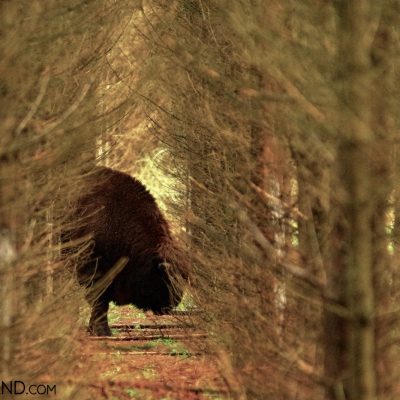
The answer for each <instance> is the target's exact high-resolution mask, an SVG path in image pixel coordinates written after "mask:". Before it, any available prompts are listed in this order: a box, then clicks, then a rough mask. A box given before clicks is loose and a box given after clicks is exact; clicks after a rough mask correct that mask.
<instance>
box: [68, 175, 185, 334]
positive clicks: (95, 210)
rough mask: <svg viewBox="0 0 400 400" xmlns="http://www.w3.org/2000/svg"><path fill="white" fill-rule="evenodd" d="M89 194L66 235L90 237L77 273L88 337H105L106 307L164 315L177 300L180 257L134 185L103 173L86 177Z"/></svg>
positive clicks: (149, 201)
mask: <svg viewBox="0 0 400 400" xmlns="http://www.w3.org/2000/svg"><path fill="white" fill-rule="evenodd" d="M88 179H89V187H90V188H91V190H89V191H88V193H87V194H85V195H82V196H81V197H80V198H79V201H78V203H77V205H76V206H75V210H76V211H75V213H74V219H75V220H76V221H79V228H75V229H74V230H73V231H72V232H70V234H69V235H68V239H69V240H71V239H77V238H79V237H82V236H85V235H91V238H92V247H91V253H90V256H89V257H88V258H86V259H85V261H84V262H83V263H81V265H79V267H78V268H77V277H78V281H79V283H80V284H81V285H84V286H85V287H86V288H87V299H88V301H89V303H90V304H91V306H92V313H91V317H90V321H89V331H90V332H91V334H93V335H97V336H109V335H111V330H110V328H109V326H108V321H107V312H108V307H109V302H110V301H114V302H115V303H116V304H117V305H124V304H133V305H135V306H137V307H139V308H141V309H143V310H152V311H153V312H154V313H157V314H162V313H168V312H169V311H170V310H171V309H172V308H173V307H175V306H176V305H178V303H179V302H180V300H181V298H182V293H183V287H182V286H183V285H182V283H183V282H184V281H185V280H187V276H188V274H187V272H188V271H187V267H186V266H185V265H186V264H185V263H184V257H183V256H182V253H181V252H180V251H179V250H178V248H177V247H176V245H175V244H174V241H173V239H172V237H171V233H170V230H169V228H168V224H167V221H166V220H165V218H164V217H163V215H162V213H161V212H160V210H159V208H158V206H157V204H156V201H155V199H154V197H153V196H152V195H151V194H150V193H149V191H148V190H147V189H146V188H145V187H144V186H143V185H142V184H141V183H140V182H139V181H138V180H136V179H134V178H132V177H131V176H129V175H127V174H124V173H122V172H119V171H115V170H112V169H109V168H102V167H101V168H97V169H96V170H95V172H94V173H93V174H91V175H90V176H89V178H88Z"/></svg>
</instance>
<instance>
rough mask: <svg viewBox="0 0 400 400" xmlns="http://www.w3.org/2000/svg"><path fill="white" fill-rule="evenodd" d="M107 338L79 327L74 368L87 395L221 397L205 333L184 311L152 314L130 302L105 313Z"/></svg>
mask: <svg viewBox="0 0 400 400" xmlns="http://www.w3.org/2000/svg"><path fill="white" fill-rule="evenodd" d="M109 321H110V326H111V328H112V331H113V335H114V336H113V337H112V338H93V337H90V336H88V335H87V334H85V333H82V338H81V341H80V343H81V348H80V363H79V366H78V368H79V370H78V371H77V372H78V374H81V375H82V376H90V378H89V379H88V380H87V387H86V388H84V391H85V392H86V391H88V395H89V397H90V398H92V399H108V400H127V399H130V400H132V399H138V400H200V399H201V400H210V399H214V400H226V399H228V398H229V396H228V395H227V388H226V386H225V384H224V381H223V379H222V378H221V376H220V374H219V372H218V368H217V364H216V362H215V359H214V357H213V356H212V354H210V352H208V351H207V349H206V345H205V333H204V332H200V331H199V330H198V329H194V328H193V326H192V325H191V320H190V316H187V315H172V316H155V315H153V314H151V313H148V314H144V313H138V312H135V310H134V309H133V308H132V307H129V306H126V307H113V308H112V309H111V312H110V313H109Z"/></svg>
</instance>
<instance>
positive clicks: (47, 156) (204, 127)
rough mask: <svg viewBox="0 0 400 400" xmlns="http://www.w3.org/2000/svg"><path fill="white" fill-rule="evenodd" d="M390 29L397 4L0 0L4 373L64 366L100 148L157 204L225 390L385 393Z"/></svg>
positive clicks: (394, 309)
mask: <svg viewBox="0 0 400 400" xmlns="http://www.w3.org/2000/svg"><path fill="white" fill-rule="evenodd" d="M399 35H400V4H399V2H398V1H396V0H381V1H374V0H347V1H344V0H343V1H340V0H339V1H333V0H332V1H330V0H314V1H309V0H305V1H301V2H299V1H291V0H281V1H275V0H271V1H268V2H267V1H264V0H236V1H228V0H173V1H171V0H168V1H162V0H147V1H132V0H130V1H127V0H86V1H82V0H80V1H77V0H68V1H65V0H47V1H46V2H44V1H40V0H29V1H27V0H19V1H2V2H1V3H0V38H1V41H0V120H1V133H0V279H1V285H0V310H1V312H0V349H1V352H0V357H1V360H0V368H1V375H0V376H1V379H2V380H3V381H6V380H9V379H15V377H18V379H26V380H35V379H36V380H37V379H41V378H42V377H43V376H44V375H46V374H47V373H48V371H49V370H51V371H52V374H53V375H54V376H57V377H59V380H60V381H61V380H62V377H63V374H64V373H65V371H67V370H71V369H73V368H74V365H75V364H74V363H76V354H75V352H74V348H75V345H76V340H75V338H76V336H77V334H78V331H79V329H82V326H83V321H84V320H85V317H86V316H87V315H84V312H82V311H81V312H79V311H80V310H81V308H82V304H83V303H84V301H83V293H82V290H81V289H79V288H78V287H77V286H76V283H75V281H74V279H73V277H71V276H70V274H69V273H68V271H69V268H68V266H70V265H71V264H73V263H76V262H79V258H80V257H84V256H85V254H86V251H87V243H86V241H85V238H83V239H82V241H81V243H80V246H81V247H80V251H79V253H78V254H75V255H74V259H70V260H67V261H66V260H65V259H60V257H59V255H60V251H61V250H62V249H61V247H62V246H61V245H60V240H59V238H60V232H61V231H62V229H64V228H65V225H66V224H67V222H66V221H68V213H69V212H71V204H72V203H73V201H74V198H75V197H76V196H77V195H78V194H79V193H81V192H82V191H83V190H85V189H86V188H85V187H83V185H82V182H83V180H82V177H83V176H84V175H85V173H87V171H89V170H90V169H91V168H92V167H93V166H94V165H96V164H102V165H108V166H111V167H113V168H116V169H120V170H123V171H125V172H128V173H130V174H132V175H135V176H137V177H139V178H140V179H141V180H142V181H143V182H144V183H145V184H146V185H147V186H148V187H149V189H150V190H151V191H152V192H153V193H154V195H155V196H156V197H157V200H158V201H159V203H160V205H161V207H162V209H163V210H164V211H165V213H166V215H167V217H168V219H169V220H170V221H171V225H172V226H173V231H174V234H175V236H176V237H178V238H179V240H180V241H181V242H182V246H184V247H185V248H186V250H187V251H186V252H187V255H188V258H189V260H190V263H191V265H192V268H193V275H192V279H191V282H190V294H191V296H192V298H193V301H194V302H195V304H196V305H197V306H198V307H199V308H201V309H203V310H204V311H205V312H204V316H203V318H202V320H201V321H199V323H201V324H203V325H205V326H206V327H207V330H208V332H209V337H210V346H212V347H214V348H215V351H216V354H217V356H218V360H219V363H220V367H221V371H222V372H223V373H224V378H225V380H226V382H227V384H228V385H229V388H230V390H231V396H232V398H237V399H299V400H300V399H305V400H306V399H332V400H344V399H351V400H364V399H397V398H398V396H399V392H400V387H399V382H400V381H399V376H398V375H399V371H400V370H399V368H397V365H398V361H399V347H398V343H399V333H400V332H399V328H400V324H399V322H400V321H399V317H400V315H399V306H398V304H400V303H399V285H400V281H399V279H400V276H399V271H400V270H399V240H400V239H399V235H400V186H399V182H400V180H399V172H400V170H399V168H400V162H399V161H400V159H399V149H400V147H399V113H398V110H399V97H398V89H399V78H400V76H399V71H400V68H399V67H400V60H399V57H400V51H399V50H400V46H399V45H400V42H399V38H400V36H399ZM60 321H62V323H60ZM87 379H90V371H88V377H87ZM64 388H65V390H64V391H63V393H62V395H60V396H61V398H65V399H69V398H83V397H82V396H83V395H82V394H81V393H80V392H79V389H78V387H77V386H76V385H74V384H73V382H71V383H69V384H68V385H66V386H64Z"/></svg>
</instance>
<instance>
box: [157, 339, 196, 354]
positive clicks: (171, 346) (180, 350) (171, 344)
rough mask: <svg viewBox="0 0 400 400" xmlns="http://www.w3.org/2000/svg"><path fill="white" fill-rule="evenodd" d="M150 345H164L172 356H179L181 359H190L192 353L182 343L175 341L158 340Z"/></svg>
mask: <svg viewBox="0 0 400 400" xmlns="http://www.w3.org/2000/svg"><path fill="white" fill-rule="evenodd" d="M150 343H155V344H156V345H160V344H161V345H164V346H165V347H167V348H168V350H169V354H170V355H179V356H180V357H183V358H188V357H190V352H189V350H188V349H187V348H186V347H185V346H184V345H183V344H182V343H181V342H178V341H176V340H174V339H169V338H166V339H157V340H153V341H152V342H150Z"/></svg>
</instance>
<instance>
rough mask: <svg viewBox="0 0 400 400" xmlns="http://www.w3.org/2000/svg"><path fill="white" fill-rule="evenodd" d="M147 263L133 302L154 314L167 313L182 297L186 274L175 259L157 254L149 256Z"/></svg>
mask: <svg viewBox="0 0 400 400" xmlns="http://www.w3.org/2000/svg"><path fill="white" fill-rule="evenodd" d="M147 263H148V265H147V268H146V270H147V273H146V276H145V277H144V279H142V280H141V282H140V287H138V288H137V293H136V294H135V301H134V304H135V305H136V306H138V307H139V308H142V309H143V310H151V311H153V312H154V313H155V314H168V313H169V312H170V311H171V310H172V309H173V308H174V307H176V306H177V305H178V304H179V303H180V301H181V299H182V296H183V290H184V284H185V281H186V280H187V274H186V272H185V270H184V269H183V268H182V267H181V266H180V265H177V262H176V260H175V259H171V258H166V257H161V256H160V255H159V254H155V255H152V256H151V257H149V258H148V261H147Z"/></svg>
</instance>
